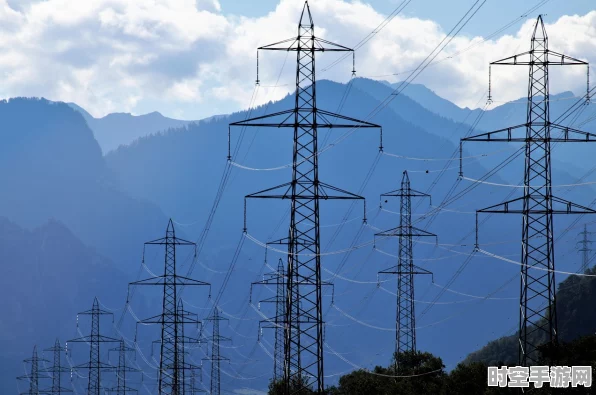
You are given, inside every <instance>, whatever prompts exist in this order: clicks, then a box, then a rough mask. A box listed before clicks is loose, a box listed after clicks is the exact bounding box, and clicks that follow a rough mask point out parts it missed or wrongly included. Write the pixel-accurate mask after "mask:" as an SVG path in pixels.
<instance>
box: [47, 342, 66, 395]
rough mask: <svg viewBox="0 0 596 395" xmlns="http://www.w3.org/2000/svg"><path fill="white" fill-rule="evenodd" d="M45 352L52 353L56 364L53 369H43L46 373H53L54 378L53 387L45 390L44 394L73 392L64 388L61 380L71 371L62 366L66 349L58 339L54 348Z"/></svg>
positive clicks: (52, 394) (56, 394)
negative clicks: (63, 374)
mask: <svg viewBox="0 0 596 395" xmlns="http://www.w3.org/2000/svg"><path fill="white" fill-rule="evenodd" d="M44 351H48V352H51V353H52V354H53V357H54V363H53V365H52V367H50V368H47V369H43V370H42V371H43V372H44V373H51V377H52V387H51V388H50V389H48V390H44V391H43V393H45V394H50V395H60V394H62V393H65V392H72V390H71V389H68V388H63V387H62V383H61V379H62V373H69V372H70V369H69V368H67V367H65V366H62V358H61V356H62V353H63V352H66V348H65V347H62V346H61V345H60V340H58V339H56V342H55V343H54V347H51V348H46V349H45V350H44Z"/></svg>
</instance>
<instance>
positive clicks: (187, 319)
mask: <svg viewBox="0 0 596 395" xmlns="http://www.w3.org/2000/svg"><path fill="white" fill-rule="evenodd" d="M147 245H163V246H165V259H164V261H165V264H164V274H163V275H162V276H156V277H151V278H148V279H145V280H140V281H136V282H133V283H130V284H129V287H130V286H131V285H133V286H135V285H156V286H160V287H162V288H163V303H162V306H163V307H162V312H161V314H159V315H156V316H153V317H150V318H147V319H144V320H141V321H139V322H138V323H137V325H138V324H159V325H161V338H160V340H159V341H158V343H159V344H160V359H159V373H158V374H159V377H158V391H159V394H160V395H162V394H168V395H169V394H172V395H182V394H184V391H185V384H184V373H185V371H186V370H190V369H197V368H198V367H196V366H194V365H191V364H188V363H186V362H185V360H184V355H185V349H184V345H185V344H198V343H200V340H199V339H196V338H191V337H188V336H184V325H186V324H196V325H197V327H198V325H200V322H199V321H198V320H197V319H195V318H193V316H196V314H192V313H189V312H188V311H185V310H184V308H183V306H182V299H181V298H180V295H179V290H178V288H179V287H186V286H209V287H210V284H209V283H206V282H203V281H198V280H193V279H191V278H188V277H183V276H180V275H178V274H177V273H176V246H190V245H192V246H195V254H196V244H195V243H193V242H192V241H188V240H184V239H181V238H178V237H176V233H175V231H174V223H173V221H172V220H171V219H170V220H169V222H168V227H167V229H166V235H165V237H163V238H161V239H156V240H152V241H149V242H147V243H145V246H147ZM143 256H144V253H143ZM143 261H144V257H143ZM135 341H136V334H135Z"/></svg>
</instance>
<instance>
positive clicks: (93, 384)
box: [66, 297, 120, 395]
mask: <svg viewBox="0 0 596 395" xmlns="http://www.w3.org/2000/svg"><path fill="white" fill-rule="evenodd" d="M79 315H89V316H91V333H90V335H89V336H83V337H79V338H77V339H72V340H69V341H67V342H66V343H67V344H68V343H87V344H89V361H87V362H86V363H84V364H81V365H78V366H75V367H74V368H73V369H75V370H77V369H87V370H88V374H89V376H88V377H89V379H88V382H87V394H88V395H101V372H102V371H113V370H114V366H112V365H110V364H108V363H105V362H101V359H100V356H101V355H100V345H101V343H118V342H119V341H120V340H118V339H114V338H112V337H109V336H104V335H102V334H101V333H100V318H101V316H102V315H111V316H112V322H113V320H114V315H113V314H112V313H110V312H109V311H106V310H102V309H101V308H100V307H99V301H98V300H97V297H96V298H95V299H93V306H92V307H91V310H86V311H83V312H80V313H79V314H77V327H78V326H79Z"/></svg>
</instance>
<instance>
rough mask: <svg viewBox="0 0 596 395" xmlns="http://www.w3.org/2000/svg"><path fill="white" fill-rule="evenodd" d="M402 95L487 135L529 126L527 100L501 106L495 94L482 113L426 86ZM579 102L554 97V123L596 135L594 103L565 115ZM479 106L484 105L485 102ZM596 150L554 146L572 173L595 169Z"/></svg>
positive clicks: (557, 156) (571, 97) (560, 95)
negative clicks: (570, 114)
mask: <svg viewBox="0 0 596 395" xmlns="http://www.w3.org/2000/svg"><path fill="white" fill-rule="evenodd" d="M398 85H399V83H394V84H389V86H391V87H393V88H395V87H397V86H398ZM402 95H405V96H408V97H409V98H411V99H413V100H414V101H416V102H417V103H418V104H420V105H421V106H423V107H424V108H426V109H427V110H429V111H431V112H433V113H435V114H437V115H440V116H442V117H444V118H447V119H451V120H454V121H456V122H463V123H465V124H466V125H468V126H469V125H473V124H475V123H476V125H475V128H476V129H477V130H482V131H485V132H489V131H494V130H499V129H503V128H507V127H510V126H516V125H521V124H524V123H526V118H527V115H526V114H527V98H520V99H518V100H514V101H511V102H506V103H502V102H499V101H498V96H497V95H496V94H494V95H493V99H494V100H496V101H495V102H493V103H492V104H491V105H489V106H488V107H487V109H486V110H485V111H482V110H481V109H475V110H471V109H469V108H461V107H459V106H456V105H455V104H453V103H451V102H449V101H448V100H446V99H443V98H441V97H439V96H437V95H435V94H434V92H432V91H431V90H429V89H427V88H426V87H424V86H423V85H416V84H410V85H409V86H408V87H407V88H406V89H405V90H404V91H403V93H402ZM580 100H583V99H582V98H581V97H578V96H577V95H575V94H574V93H573V92H570V91H566V92H561V93H558V94H551V96H550V119H551V122H553V123H557V124H560V125H563V126H569V127H573V128H576V129H581V130H583V131H586V132H590V133H593V134H596V117H595V115H596V112H595V110H594V104H593V103H592V104H591V105H589V106H580V108H579V111H577V112H574V113H573V114H572V116H565V115H564V114H566V111H567V110H568V109H569V108H570V107H571V106H573V105H574V104H575V103H576V102H578V101H580ZM498 103H502V104H498ZM480 104H481V105H484V103H480ZM522 133H523V131H522ZM558 133H560V132H556V133H555V135H556V136H558ZM453 137H454V140H453V141H454V142H456V141H458V139H459V137H461V136H453ZM465 145H466V147H467V148H468V149H473V150H474V151H473V152H479V151H478V150H479V149H480V150H482V149H483V150H484V151H485V152H486V151H488V150H492V149H493V148H494V147H496V146H497V145H495V144H492V145H491V146H490V147H487V146H486V144H478V143H476V144H472V143H466V144H465ZM472 145H474V146H480V148H470V146H472ZM482 146H484V147H482ZM501 146H502V144H501ZM518 146H519V145H518ZM595 151H596V147H594V146H593V144H558V145H556V146H555V147H553V158H555V159H557V160H559V161H560V162H561V163H562V164H563V165H565V166H570V165H571V166H573V168H572V169H569V170H570V171H571V172H572V171H574V170H580V171H581V170H584V171H585V170H589V169H591V167H592V166H593V160H592V158H593V156H594V152H595Z"/></svg>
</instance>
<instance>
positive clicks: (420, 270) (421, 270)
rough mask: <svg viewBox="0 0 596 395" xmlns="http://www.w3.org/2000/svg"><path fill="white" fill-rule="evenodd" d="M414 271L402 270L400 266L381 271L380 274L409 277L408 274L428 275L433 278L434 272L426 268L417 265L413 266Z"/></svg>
mask: <svg viewBox="0 0 596 395" xmlns="http://www.w3.org/2000/svg"><path fill="white" fill-rule="evenodd" d="M412 269H413V270H400V265H394V266H391V267H390V268H387V269H385V270H381V271H380V272H379V273H378V274H397V275H407V274H428V275H430V276H431V277H432V276H433V272H431V271H428V270H426V269H424V268H421V267H420V266H417V265H412Z"/></svg>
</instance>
